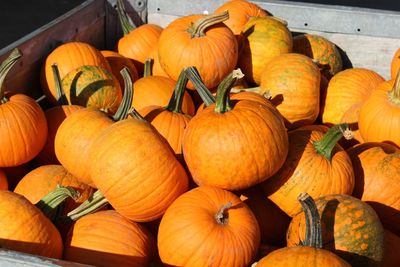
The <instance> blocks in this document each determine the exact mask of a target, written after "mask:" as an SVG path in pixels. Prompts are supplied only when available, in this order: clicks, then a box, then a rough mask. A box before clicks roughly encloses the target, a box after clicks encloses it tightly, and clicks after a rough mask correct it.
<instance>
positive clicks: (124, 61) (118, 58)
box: [100, 50, 139, 87]
mask: <svg viewBox="0 0 400 267" xmlns="http://www.w3.org/2000/svg"><path fill="white" fill-rule="evenodd" d="M100 52H101V54H102V55H103V56H104V57H105V58H106V60H107V61H108V63H109V64H110V67H111V71H112V74H113V75H114V76H115V77H116V78H117V80H118V82H119V85H120V86H121V87H123V86H124V79H123V78H122V75H121V72H120V71H121V70H122V69H123V68H125V67H127V68H128V69H129V71H130V74H131V79H132V82H134V81H136V80H137V79H139V74H138V71H137V70H136V67H135V65H134V64H133V62H132V60H131V59H129V58H126V57H124V56H123V55H121V54H118V53H117V52H114V51H110V50H102V51H100Z"/></svg>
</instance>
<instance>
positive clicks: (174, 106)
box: [166, 69, 189, 113]
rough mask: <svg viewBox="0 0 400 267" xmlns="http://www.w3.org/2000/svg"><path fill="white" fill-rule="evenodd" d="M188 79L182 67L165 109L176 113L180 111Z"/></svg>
mask: <svg viewBox="0 0 400 267" xmlns="http://www.w3.org/2000/svg"><path fill="white" fill-rule="evenodd" d="M188 81H189V79H188V77H187V76H186V69H183V70H182V71H181V74H180V75H179V78H178V81H177V82H176V85H175V88H174V92H173V93H172V96H171V99H170V100H169V103H168V106H167V108H166V109H167V110H169V111H172V112H176V113H182V102H183V96H184V93H185V89H186V85H187V83H188Z"/></svg>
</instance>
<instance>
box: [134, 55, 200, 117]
mask: <svg viewBox="0 0 400 267" xmlns="http://www.w3.org/2000/svg"><path fill="white" fill-rule="evenodd" d="M133 86H134V88H135V97H134V98H133V99H132V107H133V108H135V109H136V110H137V111H138V112H139V113H140V114H141V110H142V109H143V108H145V107H148V106H161V107H164V106H167V105H168V102H169V100H170V98H171V95H172V94H173V92H174V88H175V86H176V81H174V80H172V79H171V78H168V77H163V76H152V75H151V71H150V61H147V62H145V76H144V77H143V78H140V79H139V80H137V81H136V82H135V83H134V85H133ZM182 112H183V113H185V114H188V115H190V116H193V115H194V113H195V109H194V104H193V100H192V98H191V97H190V95H189V94H188V92H185V93H184V96H183V102H182ZM141 115H143V114H141Z"/></svg>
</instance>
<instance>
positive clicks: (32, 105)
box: [0, 94, 47, 167]
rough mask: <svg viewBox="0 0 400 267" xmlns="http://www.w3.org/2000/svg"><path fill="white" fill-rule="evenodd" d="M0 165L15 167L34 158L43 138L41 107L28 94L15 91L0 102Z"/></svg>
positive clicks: (43, 126)
mask: <svg viewBox="0 0 400 267" xmlns="http://www.w3.org/2000/svg"><path fill="white" fill-rule="evenodd" d="M0 118H1V120H0V147H1V149H0V167H15V166H18V165H21V164H23V163H26V162H28V161H30V160H31V159H33V158H34V157H36V155H37V154H39V152H40V151H41V150H42V148H43V146H44V144H45V143H46V139H47V122H46V117H45V116H44V112H43V110H42V108H41V107H40V106H39V104H38V103H36V101H35V100H33V99H32V98H30V97H29V96H26V95H22V94H17V95H14V96H11V97H10V99H9V101H8V102H7V103H5V104H1V105H0Z"/></svg>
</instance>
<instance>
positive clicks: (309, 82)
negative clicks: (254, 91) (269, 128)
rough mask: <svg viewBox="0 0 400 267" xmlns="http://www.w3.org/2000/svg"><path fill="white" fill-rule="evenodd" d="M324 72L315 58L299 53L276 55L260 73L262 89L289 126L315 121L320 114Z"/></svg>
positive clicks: (295, 126)
mask: <svg viewBox="0 0 400 267" xmlns="http://www.w3.org/2000/svg"><path fill="white" fill-rule="evenodd" d="M320 81H321V73H320V71H319V69H318V68H317V66H316V65H315V64H314V63H313V62H312V60H311V59H310V58H308V57H306V56H304V55H300V54H296V53H288V54H282V55H279V56H276V57H274V58H273V59H271V60H270V61H269V63H268V64H267V65H266V66H265V68H264V70H263V72H262V74H261V84H260V88H261V89H260V91H261V92H266V91H269V92H270V93H271V95H272V99H271V102H272V103H273V104H274V105H275V106H276V107H277V109H278V110H279V112H280V113H281V114H282V116H283V117H284V118H285V125H286V128H288V129H294V128H297V127H299V126H303V125H308V124H312V123H313V122H314V121H315V120H316V119H317V117H318V114H319V101H320Z"/></svg>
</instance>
